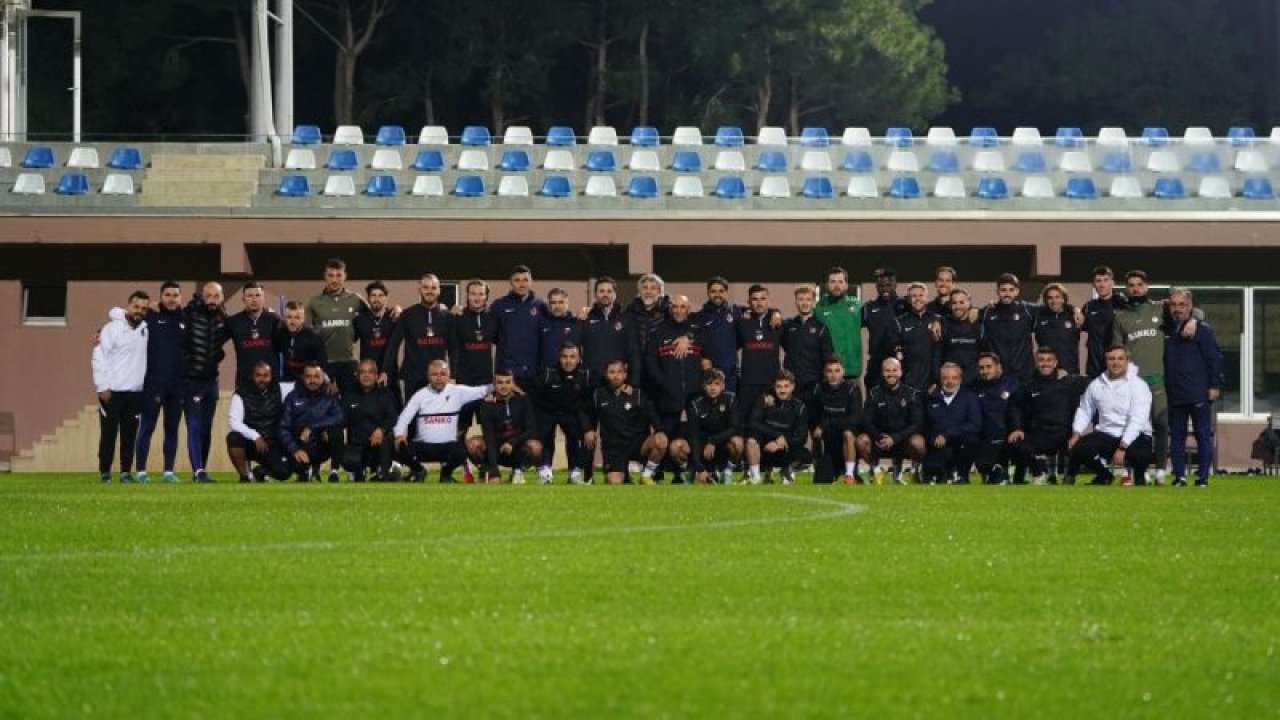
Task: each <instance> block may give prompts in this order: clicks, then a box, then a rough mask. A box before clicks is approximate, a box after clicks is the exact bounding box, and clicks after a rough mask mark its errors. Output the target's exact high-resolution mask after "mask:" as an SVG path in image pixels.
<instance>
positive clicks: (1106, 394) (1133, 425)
mask: <svg viewBox="0 0 1280 720" xmlns="http://www.w3.org/2000/svg"><path fill="white" fill-rule="evenodd" d="M1106 366H1107V369H1106V371H1105V372H1104V373H1102V374H1101V375H1099V376H1098V377H1097V378H1095V379H1094V381H1093V382H1091V383H1089V387H1088V389H1086V390H1085V392H1084V396H1083V397H1081V398H1080V407H1078V408H1076V417H1075V421H1074V422H1073V423H1072V426H1071V437H1070V438H1069V439H1068V440H1067V449H1068V450H1069V451H1070V453H1071V457H1070V459H1069V460H1068V461H1067V477H1066V482H1067V484H1068V485H1071V484H1074V483H1075V476H1076V472H1077V471H1079V469H1080V467H1082V466H1083V467H1086V468H1088V469H1090V470H1092V471H1093V473H1094V480H1093V484H1094V485H1109V484H1111V482H1112V480H1113V478H1112V475H1111V471H1110V470H1109V469H1108V468H1107V464H1108V463H1109V464H1110V465H1112V466H1114V467H1120V468H1123V467H1128V468H1132V471H1133V474H1132V476H1126V477H1125V478H1124V479H1123V480H1122V481H1121V482H1122V484H1124V485H1130V484H1132V483H1133V482H1134V480H1132V479H1130V478H1136V482H1137V483H1138V484H1139V485H1142V484H1144V483H1145V482H1146V481H1145V480H1144V479H1143V477H1144V475H1145V474H1146V472H1147V466H1148V465H1150V464H1151V457H1152V445H1151V389H1150V388H1149V387H1148V386H1147V383H1145V382H1143V380H1142V378H1141V377H1139V376H1138V368H1137V366H1135V365H1133V364H1132V363H1130V362H1129V351H1128V350H1126V349H1125V348H1124V346H1123V345H1112V346H1111V347H1110V348H1108V349H1107V353H1106ZM1090 425H1092V426H1093V432H1091V433H1088V434H1087V435H1086V434H1085V430H1086V429H1088V427H1089V426H1090Z"/></svg>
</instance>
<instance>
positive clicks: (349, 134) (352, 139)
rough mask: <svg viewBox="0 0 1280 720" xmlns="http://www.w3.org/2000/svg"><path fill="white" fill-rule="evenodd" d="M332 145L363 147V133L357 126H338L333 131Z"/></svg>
mask: <svg viewBox="0 0 1280 720" xmlns="http://www.w3.org/2000/svg"><path fill="white" fill-rule="evenodd" d="M333 144H334V145H363V144H364V131H363V130H361V129H360V126H359V125H339V126H338V129H337V130H334V131H333Z"/></svg>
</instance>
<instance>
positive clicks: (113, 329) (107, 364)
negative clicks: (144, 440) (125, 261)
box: [92, 290, 150, 483]
mask: <svg viewBox="0 0 1280 720" xmlns="http://www.w3.org/2000/svg"><path fill="white" fill-rule="evenodd" d="M149 300H150V298H149V297H147V294H146V293H145V292H143V291H141V290H135V291H133V294H131V295H130V296H129V303H128V307H127V308H126V309H125V310H123V311H115V312H111V313H109V317H110V318H111V321H110V322H108V323H107V324H106V325H104V326H103V328H102V329H101V330H100V331H99V332H98V344H97V345H95V346H94V348H93V358H92V360H93V363H92V364H93V385H94V387H95V388H96V389H97V391H98V419H99V421H100V423H99V424H100V425H101V435H100V436H99V438H98V473H99V474H100V475H101V477H102V482H104V483H108V482H111V461H112V460H113V459H114V458H115V454H116V435H117V434H119V437H120V482H122V483H131V482H133V475H132V471H133V453H134V449H135V448H136V447H137V444H138V416H139V415H140V414H141V413H142V391H143V388H144V386H145V383H146V377H147V350H148V342H147V336H148V334H149V333H148V330H147V321H146V316H147V304H148V301H149Z"/></svg>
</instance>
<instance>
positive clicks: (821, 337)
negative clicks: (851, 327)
mask: <svg viewBox="0 0 1280 720" xmlns="http://www.w3.org/2000/svg"><path fill="white" fill-rule="evenodd" d="M795 298H796V313H797V314H796V316H795V317H793V318H791V319H789V320H787V322H786V324H784V325H783V326H782V349H783V351H784V352H785V353H786V357H785V358H784V360H783V365H782V366H783V367H784V368H786V369H787V370H788V371H790V372H791V374H792V375H795V376H796V393H797V394H798V395H799V396H800V398H801V399H802V400H804V401H805V402H809V400H810V399H811V398H812V397H813V389H814V388H815V387H817V385H818V383H819V382H820V381H821V380H822V363H823V361H824V360H825V359H826V358H829V357H831V356H832V355H834V354H835V346H833V345H832V344H831V331H830V330H828V329H827V326H826V325H823V324H822V322H821V321H820V320H818V318H817V317H816V316H815V315H814V314H813V306H814V304H815V303H816V302H817V299H818V297H817V292H816V291H815V290H814V287H813V286H812V285H800V286H798V287H796V290H795ZM809 411H810V415H812V413H813V407H812V405H811V406H810V407H809Z"/></svg>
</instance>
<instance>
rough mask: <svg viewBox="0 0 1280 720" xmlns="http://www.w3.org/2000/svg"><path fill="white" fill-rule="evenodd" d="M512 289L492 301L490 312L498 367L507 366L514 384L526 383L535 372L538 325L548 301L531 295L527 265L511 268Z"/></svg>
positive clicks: (536, 373)
mask: <svg viewBox="0 0 1280 720" xmlns="http://www.w3.org/2000/svg"><path fill="white" fill-rule="evenodd" d="M510 278H511V292H509V293H507V294H506V295H503V296H502V297H500V298H498V299H497V300H495V301H494V302H493V305H492V306H490V312H492V313H493V317H494V319H495V320H496V322H497V324H498V338H497V342H498V360H497V364H496V366H495V367H496V369H497V370H510V371H511V373H512V374H513V375H514V376H515V378H516V385H518V386H520V387H526V386H528V385H530V384H532V382H533V380H534V378H536V377H537V375H538V358H539V355H538V340H539V338H540V337H541V334H542V333H541V329H540V325H541V322H542V318H543V317H544V316H545V315H546V314H547V304H546V303H544V302H542V300H539V299H538V297H537V296H536V295H534V293H533V290H532V289H531V287H530V286H531V285H532V283H533V275H532V274H531V273H530V272H529V268H528V267H526V266H524V265H517V266H515V267H513V268H511V275H510Z"/></svg>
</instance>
